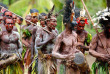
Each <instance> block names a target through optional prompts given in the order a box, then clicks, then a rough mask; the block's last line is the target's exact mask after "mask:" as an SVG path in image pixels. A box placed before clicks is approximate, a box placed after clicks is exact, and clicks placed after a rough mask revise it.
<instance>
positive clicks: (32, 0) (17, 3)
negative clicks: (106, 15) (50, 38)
mask: <svg viewBox="0 0 110 74" xmlns="http://www.w3.org/2000/svg"><path fill="white" fill-rule="evenodd" d="M64 1H65V0H0V3H3V4H5V5H7V6H8V9H9V10H10V11H12V12H14V13H16V14H18V15H20V16H22V17H23V18H25V16H26V15H27V14H29V11H30V9H31V8H36V9H38V10H39V13H42V12H45V13H48V12H49V10H50V9H51V8H52V6H53V5H54V4H55V10H54V13H57V12H58V11H60V10H61V9H62V8H63V6H64ZM74 2H75V5H76V7H77V8H80V9H82V8H83V4H82V2H81V0H74ZM84 2H85V4H86V6H87V8H88V11H89V13H90V15H91V16H94V15H95V14H96V12H98V11H99V10H102V9H105V8H106V0H84ZM62 17H63V15H62V13H61V14H60V15H59V16H58V17H57V29H58V30H59V33H61V32H62V31H63V30H64V26H63V22H62V19H63V18H62ZM88 22H89V25H86V27H85V29H86V30H87V31H88V32H89V33H91V34H92V36H93V35H94V34H96V32H95V30H94V29H93V26H92V24H91V22H90V21H89V20H88ZM23 24H25V22H23ZM87 60H88V63H89V65H90V67H91V65H92V63H93V60H94V58H93V57H91V56H90V55H88V56H87ZM91 60H92V61H91Z"/></svg>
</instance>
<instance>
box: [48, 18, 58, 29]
mask: <svg viewBox="0 0 110 74" xmlns="http://www.w3.org/2000/svg"><path fill="white" fill-rule="evenodd" d="M48 26H49V27H50V28H51V29H53V30H55V27H56V26H57V19H56V18H55V17H51V19H50V22H49V24H48Z"/></svg>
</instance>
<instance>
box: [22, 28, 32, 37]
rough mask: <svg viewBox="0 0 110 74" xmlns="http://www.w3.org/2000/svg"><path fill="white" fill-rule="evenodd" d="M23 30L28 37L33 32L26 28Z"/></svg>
mask: <svg viewBox="0 0 110 74" xmlns="http://www.w3.org/2000/svg"><path fill="white" fill-rule="evenodd" d="M22 32H23V34H24V35H26V37H28V38H29V37H31V32H30V31H29V30H28V29H26V30H24V29H23V30H22Z"/></svg>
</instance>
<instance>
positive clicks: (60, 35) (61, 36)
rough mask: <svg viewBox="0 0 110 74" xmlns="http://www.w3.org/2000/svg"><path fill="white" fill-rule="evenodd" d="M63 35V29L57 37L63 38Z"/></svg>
mask: <svg viewBox="0 0 110 74" xmlns="http://www.w3.org/2000/svg"><path fill="white" fill-rule="evenodd" d="M63 35H64V31H63V32H61V33H60V34H59V35H58V36H57V39H62V38H63Z"/></svg>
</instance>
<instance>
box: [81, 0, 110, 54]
mask: <svg viewBox="0 0 110 74" xmlns="http://www.w3.org/2000/svg"><path fill="white" fill-rule="evenodd" d="M81 2H82V4H83V6H84V8H85V10H86V12H87V15H88V17H89V19H90V21H91V23H92V25H94V22H93V21H92V18H91V16H90V14H89V12H88V9H87V7H86V5H85V3H84V1H83V0H81ZM94 29H95V31H96V33H97V35H98V37H99V39H100V41H101V43H102V46H103V47H104V49H105V50H106V52H107V53H108V54H110V53H109V52H108V50H107V49H106V47H105V46H104V44H103V41H102V39H101V37H100V35H99V32H98V30H97V28H96V27H95V28H94Z"/></svg>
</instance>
